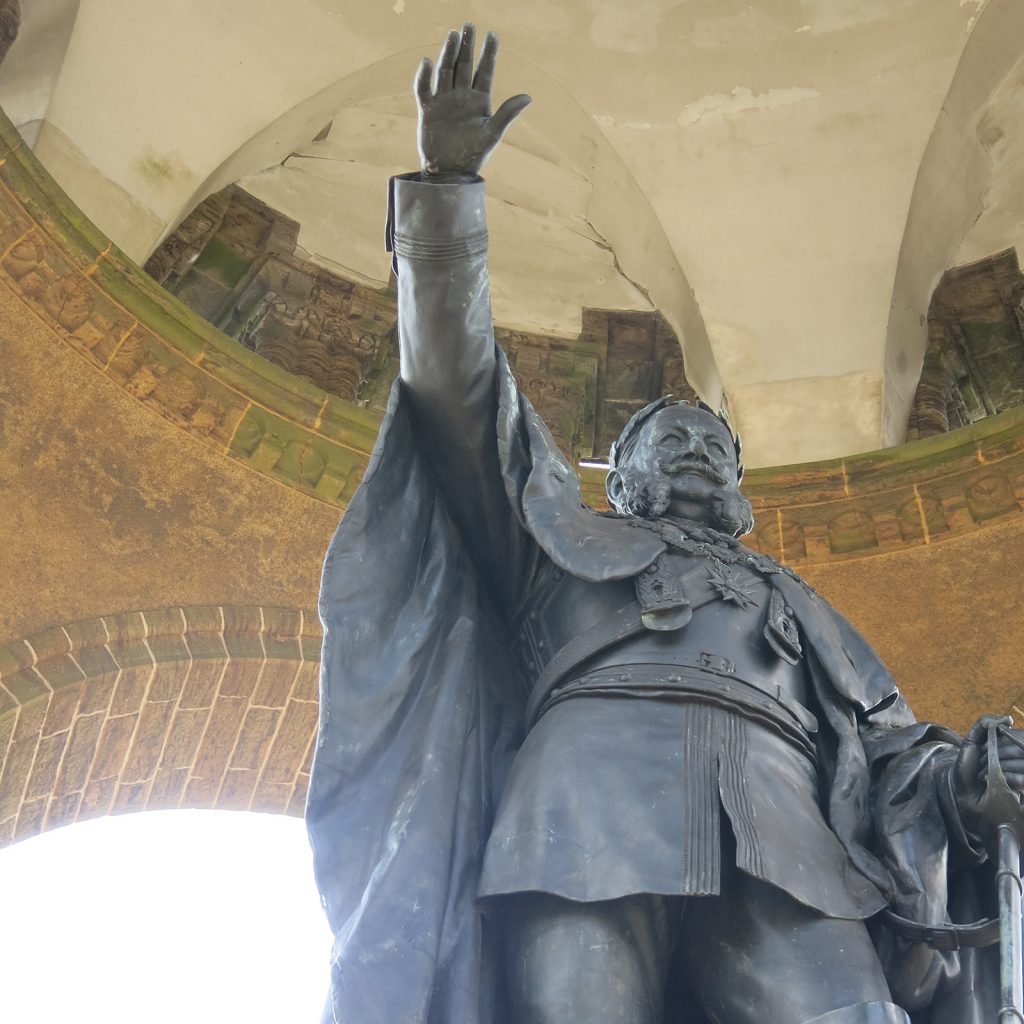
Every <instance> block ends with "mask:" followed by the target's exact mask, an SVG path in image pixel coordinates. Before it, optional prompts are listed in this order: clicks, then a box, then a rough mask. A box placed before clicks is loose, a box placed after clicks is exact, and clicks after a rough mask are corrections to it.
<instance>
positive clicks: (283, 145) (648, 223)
mask: <svg viewBox="0 0 1024 1024" xmlns="http://www.w3.org/2000/svg"><path fill="white" fill-rule="evenodd" d="M423 52H424V50H423V48H421V47H413V48H410V49H406V50H403V51H401V52H399V53H395V54H391V55H389V56H388V57H386V58H384V59H382V60H379V61H377V62H375V63H373V64H371V65H369V66H367V67H364V68H361V69H359V70H357V71H354V72H352V73H351V74H348V75H346V76H344V77H342V78H339V79H338V80H337V81H335V82H333V83H331V84H330V85H329V86H327V87H325V88H324V89H322V90H320V91H319V92H318V93H316V94H314V95H311V96H308V97H307V98H305V99H304V100H302V101H301V102H299V103H297V104H295V105H294V106H293V107H291V108H290V109H289V110H287V111H285V112H284V113H282V114H281V115H280V116H279V117H277V118H275V119H274V120H273V121H271V122H270V123H269V124H267V125H265V126H264V127H263V128H262V129H261V130H260V131H259V132H257V133H256V134H254V135H253V136H252V137H251V138H249V139H248V140H247V141H246V142H245V143H243V144H242V145H241V146H239V147H238V148H237V149H236V150H235V151H234V152H233V153H231V154H230V155H229V156H228V157H227V158H225V159H224V160H223V161H222V162H221V164H220V165H219V166H217V167H216V169H214V170H213V171H212V172H211V173H210V174H209V175H208V176H207V177H206V179H205V180H204V181H203V182H202V184H201V185H200V186H199V187H198V188H196V189H195V191H194V192H193V193H192V195H191V196H190V197H189V199H188V201H187V202H185V203H184V204H183V205H182V206H181V208H180V210H179V215H178V217H177V219H176V220H175V221H173V222H171V223H168V224H167V225H166V226H165V230H164V234H163V236H162V237H161V238H160V239H158V240H157V241H156V242H155V243H154V245H153V247H152V249H151V252H152V251H153V250H155V248H156V246H157V245H158V244H159V243H160V242H161V241H163V238H166V237H167V235H168V234H170V232H172V231H173V230H174V229H175V228H176V227H177V226H178V224H179V223H180V222H181V221H182V220H183V219H184V218H185V217H186V216H187V215H188V214H189V213H190V212H191V211H192V210H193V209H195V207H196V206H197V205H198V204H199V203H200V202H202V201H203V200H204V199H206V198H207V197H208V196H210V195H212V194H214V193H216V192H218V191H219V190H220V189H222V188H225V187H226V186H228V185H230V184H233V183H234V182H237V181H239V180H240V179H242V178H245V177H246V176H249V175H253V174H256V173H258V172H260V171H264V170H267V169H269V168H274V167H276V166H277V165H278V164H280V163H281V162H282V161H283V160H285V159H286V158H287V157H288V156H289V155H290V154H292V153H293V152H294V151H296V150H300V149H301V148H302V147H303V146H305V145H307V144H308V143H309V142H310V140H311V139H313V138H314V136H316V135H317V133H318V132H319V131H320V130H321V129H322V128H323V127H324V125H326V124H328V123H329V122H330V121H331V120H332V119H333V118H335V116H336V115H337V114H338V113H339V111H343V110H346V109H351V108H366V107H372V108H373V109H374V110H379V111H381V112H382V113H384V112H393V111H394V110H395V109H404V108H408V118H407V120H408V122H409V128H408V138H409V141H410V144H409V146H408V147H407V148H408V150H409V154H408V155H407V156H405V157H404V158H403V159H405V160H406V161H408V160H410V159H414V157H413V150H412V145H411V143H412V140H413V138H414V136H413V134H412V133H413V127H412V125H413V124H414V121H415V118H414V117H413V116H412V115H413V110H412V100H411V95H410V85H409V82H410V68H415V67H416V65H417V63H418V61H419V59H420V58H421V57H422V55H423ZM501 59H502V75H503V80H504V81H508V82H516V83H517V84H518V85H519V86H521V88H523V89H524V90H525V91H528V92H529V93H530V94H531V95H532V96H533V97H534V100H535V102H534V104H533V106H532V108H531V111H530V120H529V122H526V121H524V124H523V127H521V128H517V129H516V131H517V135H516V136H515V138H516V140H517V141H516V142H515V145H516V146H519V147H521V148H522V149H523V150H524V151H525V152H526V153H528V154H529V155H531V156H533V157H540V158H541V159H543V160H547V161H549V162H550V163H551V164H553V165H555V166H558V167H560V168H566V169H569V170H572V171H573V172H575V173H577V174H578V175H579V176H580V178H581V179H584V180H585V181H586V182H587V183H588V185H589V187H590V190H591V191H590V195H589V198H588V200H587V201H586V204H585V205H586V209H585V219H586V222H587V224H588V225H589V226H590V228H591V229H592V230H593V231H594V232H596V234H597V235H598V236H599V237H600V240H601V244H602V245H606V246H607V247H608V248H610V249H611V250H612V251H613V252H614V255H615V261H616V266H617V269H618V270H619V271H620V272H621V273H622V274H623V275H624V276H625V277H626V278H627V279H628V280H629V281H630V282H631V283H632V284H633V285H635V286H636V287H637V288H638V289H639V291H640V292H642V293H643V294H644V295H645V296H646V297H647V298H648V299H649V300H650V302H651V303H652V305H653V306H654V307H655V308H656V309H658V310H660V311H661V312H662V313H663V314H664V315H665V317H666V319H667V320H668V321H669V323H670V324H671V325H672V327H673V329H674V330H675V332H676V335H677V337H678V338H679V339H680V343H681V345H682V348H683V353H684V359H685V364H686V378H687V380H688V381H689V382H690V383H691V384H692V385H693V386H694V388H695V389H696V390H697V391H698V392H699V393H700V395H701V396H702V397H703V398H704V399H705V400H706V401H708V402H710V403H711V404H713V405H717V404H718V403H720V402H721V400H722V386H721V380H720V377H719V373H718V369H717V366H716V364H715V359H714V354H713V352H712V350H711V345H710V342H709V340H708V335H707V329H706V326H705V324H704V319H703V315H702V314H701V311H700V308H699V305H698V303H697V299H696V297H695V295H694V292H693V289H692V287H691V286H690V283H689V281H688V279H687V276H686V273H685V270H684V268H683V267H682V265H681V263H680V260H679V258H678V257H677V255H676V253H675V251H674V250H673V248H672V245H671V243H670V242H669V239H668V236H667V235H666V233H665V230H664V228H663V226H662V224H661V222H660V220H659V219H658V217H657V215H656V214H655V212H654V210H653V208H652V207H651V204H650V202H649V201H648V199H647V196H646V194H645V193H644V192H643V190H642V189H641V188H640V186H639V184H638V183H637V181H636V179H635V178H634V177H633V175H632V173H631V172H630V171H629V169H628V167H627V166H626V163H625V161H624V160H623V159H622V157H621V156H620V155H619V153H618V151H617V150H616V149H615V147H614V146H613V145H612V144H611V142H610V141H609V140H608V139H607V138H606V137H605V135H604V133H603V132H602V131H601V128H600V127H599V126H598V124H597V122H596V121H595V120H594V118H593V117H592V116H591V114H590V112H588V111H587V110H586V109H585V108H584V107H583V106H582V105H581V103H580V102H579V101H578V100H577V99H576V97H575V96H574V95H573V94H572V92H571V91H570V90H569V89H567V88H566V86H564V85H563V84H562V83H561V82H560V81H558V79H557V78H555V77H554V76H553V75H551V74H550V73H549V72H548V71H546V70H545V69H544V68H542V67H540V66H539V65H537V64H536V63H534V62H532V61H530V60H527V59H524V58H523V57H520V56H519V55H517V54H516V53H515V52H514V51H511V50H504V51H503V52H502V58H501ZM391 116H392V118H394V117H396V116H398V115H394V114H393V113H392V114H391ZM380 149H381V147H380V145H379V142H378V140H376V139H373V140H371V145H370V149H369V151H368V152H369V154H370V155H369V157H368V159H367V163H368V164H373V165H377V164H379V163H380V162H382V161H383V162H386V161H387V158H386V157H382V156H381V154H380ZM507 156H508V154H507V153H506V154H504V155H503V154H502V152H501V151H499V156H498V157H497V158H496V159H495V161H494V164H492V165H488V173H489V181H490V182H491V184H492V191H497V190H502V189H503V188H504V190H505V192H507V193H508V195H505V196H503V198H507V199H508V200H509V201H512V202H524V203H525V204H526V205H527V206H530V205H531V204H532V205H541V206H542V205H544V203H545V202H548V201H549V198H550V197H548V196H546V195H545V194H544V187H545V186H544V184H543V182H530V183H529V185H528V186H526V187H524V185H523V183H522V182H521V181H518V180H517V179H516V177H515V176H516V173H517V169H518V170H521V168H522V165H521V162H518V161H515V160H513V159H511V158H509V159H508V162H507V165H506V164H505V163H504V162H503V161H505V159H506V157H507ZM353 158H354V159H355V160H356V161H357V162H358V161H359V153H358V152H357V151H356V152H354V153H353ZM378 169H379V168H378ZM407 169H408V166H396V167H395V168H394V170H395V171H396V172H397V171H399V170H407ZM387 173H388V172H386V171H383V170H382V171H381V204H382V205H381V215H382V216H383V188H384V183H385V178H386V174H387ZM151 252H150V253H149V254H147V255H150V254H151ZM384 263H386V260H385V261H384ZM382 265H383V264H382Z"/></svg>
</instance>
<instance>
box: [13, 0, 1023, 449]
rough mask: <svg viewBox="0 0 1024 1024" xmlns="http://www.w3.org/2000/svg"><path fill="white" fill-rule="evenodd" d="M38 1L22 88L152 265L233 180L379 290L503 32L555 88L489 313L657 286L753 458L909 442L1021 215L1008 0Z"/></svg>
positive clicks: (499, 228) (608, 298)
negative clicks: (431, 100) (478, 72)
mask: <svg viewBox="0 0 1024 1024" xmlns="http://www.w3.org/2000/svg"><path fill="white" fill-rule="evenodd" d="M22 8H23V10H22V30H21V34H20V36H19V38H18V40H17V41H16V42H15V44H14V46H13V47H12V49H11V52H10V53H9V55H8V57H7V59H6V61H5V63H4V65H3V68H2V70H0V104H2V105H3V106H4V108H5V109H6V110H7V112H8V114H9V115H10V116H11V117H12V119H13V120H14V121H15V123H16V124H19V125H20V127H21V128H22V130H23V132H24V134H25V137H26V138H27V139H28V140H29V142H30V143H32V145H33V146H34V148H35V151H36V154H37V155H38V156H39V157H40V159H41V160H42V161H43V163H44V165H45V166H46V167H47V168H48V169H49V170H50V171H51V173H53V174H54V175H55V177H56V178H57V179H58V181H59V182H60V183H61V184H62V186H63V187H64V188H65V189H66V190H67V192H68V193H69V195H70V196H71V197H72V199H73V200H74V201H75V202H76V203H77V204H78V205H79V206H80V207H81V208H82V209H83V210H84V211H85V212H86V213H87V214H88V215H89V216H90V217H91V218H92V219H93V220H95V221H96V223H97V224H98V225H99V226H100V227H101V228H102V229H103V230H104V231H105V232H107V233H108V234H109V235H110V237H111V238H112V239H113V240H114V241H115V242H116V243H117V244H118V245H120V246H121V247H122V248H123V249H124V250H125V251H126V252H127V253H128V254H129V255H130V256H131V257H133V258H134V259H136V260H138V261H140V262H141V261H144V260H145V259H146V257H148V256H149V255H150V253H151V252H152V251H153V249H154V248H155V247H156V246H157V245H158V244H159V243H160V241H161V239H162V238H164V237H165V236H166V235H167V234H168V232H170V231H171V230H173V229H174V228H175V226H176V225H177V224H178V223H179V222H180V221H181V220H182V219H183V218H184V217H185V216H186V215H187V214H188V213H189V212H190V211H191V210H192V209H193V208H194V207H195V206H196V205H197V204H198V202H199V201H200V200H202V199H203V198H204V197H205V196H206V195H209V194H210V193H211V192H213V191H216V190H217V189H219V188H221V187H223V186H225V185H227V184H230V183H232V182H236V181H240V182H241V183H242V185H243V187H244V188H246V189H247V190H249V191H251V192H252V193H253V194H255V195H256V196H257V197H259V198H262V199H264V200H266V201H267V202H268V203H270V204H271V205H272V206H275V208H278V209H280V210H281V211H282V212H283V213H285V214H287V215H289V216H292V217H293V218H294V219H295V220H297V221H299V223H300V224H301V226H302V227H301V233H300V237H299V244H300V246H301V248H302V249H303V250H305V252H306V253H308V255H309V256H310V258H311V259H312V260H313V261H314V262H319V263H321V264H322V265H324V266H327V267H329V268H333V269H339V268H340V269H341V270H342V272H344V273H346V274H348V275H350V276H352V277H353V278H355V279H357V280H364V281H369V282H383V281H385V280H386V275H387V260H386V257H385V256H384V254H383V253H382V251H381V245H380V238H381V231H380V228H381V219H382V214H383V204H384V190H385V183H386V179H387V177H388V175H390V174H392V173H395V172H398V171H404V170H407V169H409V168H413V167H415V165H416V154H415V139H414V108H413V104H412V100H411V95H410V90H409V81H410V77H411V74H412V71H413V70H414V69H415V66H416V64H417V62H418V60H419V58H420V56H421V55H423V54H425V53H433V52H434V50H435V49H436V47H437V45H438V43H439V41H440V40H441V38H442V37H443V34H444V32H445V31H446V30H447V29H448V28H449V27H451V26H452V25H455V24H458V23H459V22H461V21H462V20H463V19H467V18H468V19H473V20H474V21H476V22H477V24H478V25H480V26H481V27H482V28H493V29H495V30H496V31H498V32H499V34H500V35H501V38H502V47H503V52H502V57H501V66H500V69H499V76H498V80H497V83H496V92H497V94H498V95H499V96H504V95H506V94H508V93H511V92H513V91H520V90H523V91H527V92H530V93H531V94H532V95H533V96H534V104H533V106H532V107H531V108H530V110H529V111H528V112H527V114H526V115H525V116H524V117H523V118H522V119H521V123H520V124H517V125H516V126H515V127H514V128H513V130H512V132H511V133H510V136H509V138H508V140H507V142H506V144H505V145H504V146H503V148H502V150H501V151H500V152H499V154H498V155H497V156H496V157H495V159H494V161H493V164H492V166H491V167H490V168H489V169H488V178H489V182H490V195H491V223H492V237H493V250H494V280H495V315H496V318H497V319H498V321H499V323H502V324H504V325H506V326H509V327H514V328H524V329H529V330H542V331H548V332H555V333H557V334H563V335H565V336H570V337H573V336H576V335H577V334H578V333H579V330H580V316H581V310H582V309H583V308H584V307H586V306H594V305H598V306H602V307H605V308H608V307H612V308H623V309H649V308H651V307H652V306H655V307H657V308H659V309H660V310H661V311H662V312H663V313H664V314H665V316H666V317H667V318H668V320H669V322H670V323H671V325H672V326H673V328H674V329H675V331H676V333H677V335H678V336H679V337H680V339H681V343H682V345H683V349H684V354H685V357H686V367H687V376H688V378H689V380H690V381H691V383H693V385H694V386H695V387H696V388H697V390H698V391H700V392H701V393H702V395H703V396H704V397H705V398H706V399H707V400H709V401H711V402H716V401H718V400H719V399H720V397H721V395H722V393H723V392H724V394H725V396H726V399H727V402H728V404H729V406H730V408H731V410H732V413H733V416H734V418H735V420H736V422H737V423H738V425H739V427H740V428H741V429H742V430H743V432H744V434H745V436H746V439H747V451H748V457H749V458H750V461H751V463H752V464H760V465H769V464H779V463H788V462H796V461H804V460H810V459H817V458H823V457H830V456H837V455H844V454H849V453H852V452H856V451H863V450H868V449H872V448H876V447H880V446H883V445H888V444H893V443H897V442H899V441H900V440H901V439H902V436H903V430H904V428H905V424H906V419H907V413H908V410H909V405H910V402H911V399H912V397H913V392H914V386H915V383H916V380H917V376H918V374H919V372H920V366H921V360H922V358H923V354H924V349H925V344H926V331H925V328H924V325H923V322H922V318H923V316H924V314H925V312H926V310H927V305H928V299H929V296H930V293H931V290H932V288H933V287H934V285H935V283H936V281H937V280H938V277H939V275H940V274H941V272H942V271H943V270H945V269H947V267H949V266H952V265H954V264H955V263H957V262H963V261H965V260H968V259H971V258H975V257H980V256H985V255H989V254H991V253H992V252H995V251H996V250H999V249H1003V248H1006V247H1008V246H1013V245H1016V244H1017V243H1018V242H1019V240H1020V237H1021V234H1022V230H1024V229H1022V224H1024V218H1022V205H1024V203H1022V199H1021V194H1022V190H1021V189H1020V188H1019V187H1018V185H1019V177H1020V173H1021V172H1020V166H1021V161H1020V160H1018V159H1016V156H1015V154H1016V151H1017V149H1019V147H1020V142H1019V139H1020V138H1021V137H1022V136H1021V132H1020V126H1021V120H1022V116H1024V111H1022V109H1021V107H1022V100H1021V97H1022V95H1024V91H1022V85H1024V65H1021V64H1020V63H1019V61H1020V47H1019V40H1020V39H1021V38H1022V37H1024V8H1022V6H1021V5H1020V4H1019V3H1015V2H1013V0H989V2H988V3H986V2H985V0H761V2H759V3H756V4H751V3H749V2H747V0H686V2H679V0H637V2H634V3H631V4H628V5H622V4H616V3H611V2H606V0H572V2H568V3H561V2H560V3H554V2H550V0H523V2H522V3H519V4H516V5H515V6H514V7H508V6H507V5H501V4H497V3H493V2H480V0H465V2H463V3H460V4H454V3H450V2H442V3H437V2H434V3H423V2H419V0H396V2H395V3H394V4H393V5H391V4H381V3H379V2H370V0H293V2H292V3H289V4H287V5H282V4H277V3H269V2H254V0H223V2H219V3H217V4H210V3H207V2H205V0H179V2H177V3H174V4H163V3H157V2H156V0H135V2H133V3H132V4H130V5H125V4H121V3H117V2H116V0H92V2H90V3H89V4H84V5H82V6H81V8H79V6H78V4H77V3H76V2H74V0H32V2H28V0H26V2H25V3H23V4H22ZM328 125H329V128H327V131H326V133H325V132H324V131H323V130H324V129H325V127H326V126H328ZM315 139H316V141H314V140H315Z"/></svg>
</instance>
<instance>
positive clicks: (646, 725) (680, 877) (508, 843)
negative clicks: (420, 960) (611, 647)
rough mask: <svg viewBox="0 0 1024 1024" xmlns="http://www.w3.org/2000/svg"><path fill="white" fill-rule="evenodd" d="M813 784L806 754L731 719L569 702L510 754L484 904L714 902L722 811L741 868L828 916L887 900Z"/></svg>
mask: <svg viewBox="0 0 1024 1024" xmlns="http://www.w3.org/2000/svg"><path fill="white" fill-rule="evenodd" d="M818 788H819V787H818V776H817V769H816V766H815V763H814V761H813V759H812V758H811V757H809V756H808V754H807V752H806V751H805V750H802V749H800V748H799V747H798V746H797V745H796V744H795V743H793V742H791V741H788V740H787V739H786V738H784V736H782V735H781V734H780V733H778V732H776V731H774V730H773V729H772V728H771V727H770V726H768V725H765V724H762V723H760V722H757V721H753V720H749V719H747V718H744V717H743V716H742V714H740V713H739V712H737V711H732V710H726V709H724V708H721V707H716V706H710V705H707V704H702V703H699V702H697V701H695V700H688V699H679V698H677V697H672V698H665V697H658V698H652V697H644V696H640V695H636V696H633V695H629V696H607V695H599V694H581V695H577V696H574V697H572V698H571V699H568V700H565V701H563V702H561V703H557V704H555V705H553V706H552V707H550V708H549V709H548V710H547V711H546V712H545V713H544V714H543V715H542V717H541V718H540V720H539V721H538V722H537V723H536V724H535V725H534V727H533V728H532V729H531V730H530V732H529V734H528V735H527V737H526V741H525V742H524V744H523V746H522V748H521V749H520V751H519V753H518V754H517V756H516V759H515V761H514V763H513V766H512V770H511V772H510V775H509V778H508V782H507V785H506V787H505V790H504V793H503V795H502V798H501V801H500V803H499V807H498V812H497V816H496V820H495V822H494V827H493V829H492V831H491V835H490V839H489V841H488V844H487V848H486V852H485V856H484V865H483V871H482V877H481V884H480V895H481V896H483V897H489V896H498V895H502V894H508V893H515V892H526V891H531V890H533V891H540V892H547V893H553V894H556V895H558V896H562V897H565V898H567V899H571V900H581V901H594V900H609V899H616V898H618V897H620V896H626V895H629V894H631V893H657V894H664V895H678V896H706V895H715V894H717V893H718V892H719V891H720V879H721V860H722V842H721V836H722V825H723V823H722V819H721V815H722V812H723V811H724V812H725V815H726V817H727V819H728V822H729V824H730V825H731V827H732V831H733V833H734V835H735V838H736V865H737V867H739V868H740V869H741V870H743V871H745V872H747V873H748V874H750V875H753V876H754V877H755V878H759V879H762V880H763V881H765V882H769V883H771V884H773V885H775V886H777V887H779V888H781V889H783V890H784V891H786V892H787V893H789V894H790V895H792V896H793V897H795V898H796V899H797V900H799V901H800V902H801V903H803V904H805V905H807V906H809V907H812V908H814V909H816V910H819V911H821V912H822V913H823V914H825V915H826V916H829V917H839V918H866V917H869V916H870V915H872V914H874V913H876V912H877V911H878V910H880V909H881V908H882V907H883V906H884V905H885V900H884V898H883V897H882V895H881V894H880V893H879V891H878V889H877V888H876V887H875V886H874V885H873V884H872V883H871V882H869V881H868V880H867V879H866V878H864V877H863V875H861V874H860V873H859V872H858V871H857V870H856V868H855V867H854V866H853V864H852V863H851V861H850V859H849V857H848V856H847V854H846V851H845V850H844V849H843V847H842V845H841V844H840V842H839V840H838V839H837V838H836V836H835V834H834V833H833V832H832V830H831V829H830V828H829V827H828V825H827V823H826V821H825V818H824V816H823V814H822V811H821V806H820V803H819V792H818Z"/></svg>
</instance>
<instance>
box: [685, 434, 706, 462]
mask: <svg viewBox="0 0 1024 1024" xmlns="http://www.w3.org/2000/svg"><path fill="white" fill-rule="evenodd" d="M688 447H689V453H690V455H692V456H693V457H694V458H696V459H704V460H705V461H706V460H707V457H708V447H707V445H706V444H705V443H704V438H702V437H691V438H690V443H689V446H688Z"/></svg>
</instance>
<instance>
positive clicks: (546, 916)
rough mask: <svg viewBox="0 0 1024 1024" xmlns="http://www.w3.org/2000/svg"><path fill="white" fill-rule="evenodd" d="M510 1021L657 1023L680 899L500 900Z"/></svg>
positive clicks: (533, 896)
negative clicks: (578, 901)
mask: <svg viewBox="0 0 1024 1024" xmlns="http://www.w3.org/2000/svg"><path fill="white" fill-rule="evenodd" d="M502 902H503V903H504V907H503V911H502V915H501V917H502V930H503V932H504V936H505V951H506V952H505V959H506V964H507V983H508V992H509V1001H510V1003H511V1007H512V1014H511V1019H512V1024H567V1022H570V1021H572V1022H574V1021H586V1022H587V1024H663V1021H662V1006H663V1001H664V991H665V983H666V977H667V970H668V965H669V962H670V958H671V951H672V945H673V942H674V938H675V933H676V931H677V925H678V920H679V917H680V913H681V909H682V899H681V898H680V897H665V896H650V895H638V896H626V897H623V898H622V899H617V900H608V901H606V902H600V903H576V902H573V901H570V900H564V899H562V898H561V897H558V896H551V895H549V894H547V893H521V894H518V895H515V896H510V897H505V898H504V900H503V901H502Z"/></svg>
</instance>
